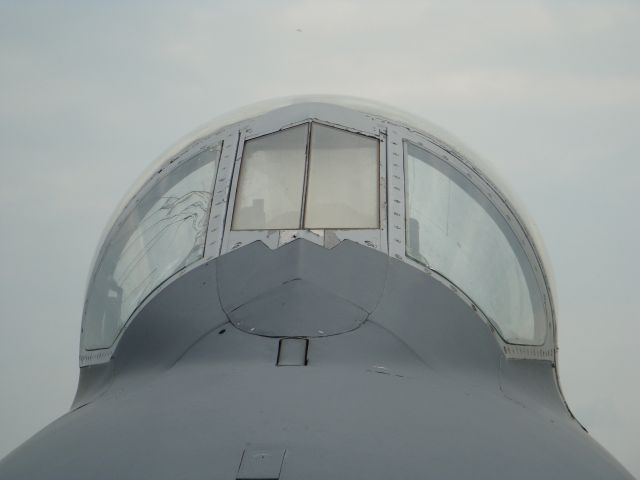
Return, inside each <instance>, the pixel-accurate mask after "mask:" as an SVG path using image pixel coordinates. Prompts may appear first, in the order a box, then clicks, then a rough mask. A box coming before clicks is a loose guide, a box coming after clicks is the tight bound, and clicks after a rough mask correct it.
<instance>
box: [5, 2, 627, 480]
mask: <svg viewBox="0 0 640 480" xmlns="http://www.w3.org/2000/svg"><path fill="white" fill-rule="evenodd" d="M638 25H640V3H638V2H637V1H633V0H630V1H616V0H606V1H604V0H603V1H589V0H580V1H578V0H575V1H573V0H564V1H560V0H556V1H516V2H514V1H498V2H496V1H488V2H475V1H471V0H469V1H433V2H430V1H420V2H411V1H398V2H388V1H361V2H349V1H331V0H324V1H322V2H310V1H309V2H305V1H271V2H267V1H253V2H249V1H228V2H226V1H224V2H223V1H221V2H179V4H178V2H176V3H175V4H171V3H164V2H126V3H125V2H122V3H119V2H97V1H96V2H86V1H83V2H80V1H78V2H64V1H58V2H55V3H54V2H50V3H46V2H43V3H41V2H18V1H16V2H12V1H8V0H0V68H1V72H0V205H2V207H0V225H1V227H0V228H1V232H2V241H1V243H0V261H1V265H2V270H1V271H0V385H1V388H0V457H2V456H4V455H5V454H6V453H8V452H9V451H10V450H12V449H13V448H15V447H16V446H17V445H18V444H20V443H21V442H23V441H24V440H26V439H27V438H28V437H30V436H31V435H32V434H33V433H35V432H36V431H37V430H39V429H40V428H42V427H44V426H45V425H46V424H47V423H49V422H50V421H51V420H53V419H54V418H56V417H57V416H59V415H61V414H63V413H64V412H65V411H66V410H67V409H68V407H69V405H70V402H71V399H72V397H73V394H74V392H75V386H76V382H77V377H78V362H77V354H78V340H79V332H80V314H81V309H82V302H83V296H84V288H85V281H86V278H87V275H88V271H89V268H90V262H91V258H92V255H93V251H94V249H95V248H96V246H97V245H96V244H97V241H98V239H99V237H100V234H101V231H102V228H103V226H104V225H105V223H106V221H107V218H108V216H109V215H110V213H111V211H112V210H113V209H114V208H115V206H116V204H117V203H118V201H119V199H120V197H121V196H122V195H123V194H124V193H125V191H126V190H127V189H128V187H129V186H130V185H131V184H132V183H133V181H134V180H135V178H136V177H137V176H138V175H139V173H140V172H141V171H142V170H143V169H144V168H145V167H146V166H147V165H148V164H149V163H150V162H151V161H152V160H153V159H155V158H156V157H157V156H159V155H160V153H161V152H162V151H163V150H165V149H166V148H167V147H169V146H170V145H171V144H172V143H173V142H175V141H176V140H178V138H180V137H182V136H183V135H185V134H186V133H188V132H189V131H191V130H193V129H195V128H196V127H197V126H199V125H200V124H202V123H204V122H206V121H208V120H209V119H211V118H213V117H215V116H217V115H218V114H220V113H223V112H225V111H228V110H230V109H233V108H235V107H239V106H242V105H245V104H248V103H251V102H254V101H257V100H261V99H265V98H270V97H274V96H283V95H292V94H301V93H334V94H347V95H357V96H364V97H369V98H372V99H374V100H380V101H383V102H386V103H390V104H392V105H396V106H398V107H400V108H403V109H406V110H409V111H411V112H413V113H416V114H418V115H421V116H424V117H426V118H427V119H430V120H431V121H433V122H435V123H437V124H440V125H441V126H443V127H445V128H446V129H447V130H449V131H450V132H452V133H453V134H454V135H456V136H457V137H459V138H460V139H462V140H463V141H464V142H465V143H466V144H468V145H470V146H471V147H472V148H473V149H474V150H476V151H478V152H479V153H480V154H482V155H483V156H484V157H485V158H487V159H489V160H491V161H492V162H493V163H494V165H495V166H496V167H497V168H498V169H499V170H501V171H502V174H503V176H504V177H505V178H506V179H507V180H508V181H509V182H510V183H511V186H512V190H514V191H515V192H516V193H518V194H519V196H520V197H521V199H522V201H523V203H524V204H525V205H526V206H527V207H528V209H529V211H530V212H531V213H532V215H533V217H534V219H535V220H536V221H537V223H538V225H539V227H540V230H541V232H542V235H543V237H544V239H545V240H546V244H547V248H548V250H549V254H550V257H551V260H552V262H553V267H554V269H555V272H556V279H557V284H558V297H559V299H558V306H559V332H560V371H561V381H562V386H563V388H564V391H565V394H566V396H567V399H568V401H569V404H570V406H571V407H572V409H573V411H574V413H575V414H576V415H577V417H578V418H579V419H580V420H581V421H582V422H583V423H584V424H585V426H586V427H587V428H588V429H589V430H590V432H591V433H592V435H593V436H594V437H595V438H596V439H597V440H598V441H600V442H601V443H602V444H603V445H604V446H605V447H606V448H607V449H608V450H609V451H611V452H612V453H613V454H614V455H615V456H616V457H617V458H618V459H619V460H620V461H621V462H622V463H623V464H625V466H626V467H627V468H628V469H629V470H630V471H631V472H632V473H633V474H634V475H635V476H636V477H639V478H640V455H638V452H639V451H640V442H639V441H638V434H639V433H640V408H639V407H638V405H640V380H639V378H640V375H639V374H638V372H637V365H638V360H637V358H636V354H637V352H638V350H639V348H638V347H639V346H640V307H639V306H638V302H637V299H636V297H637V295H638V292H637V287H638V283H639V282H638V280H637V275H638V273H637V272H638V271H639V270H640V261H639V260H638V254H637V243H638V240H637V239H638V237H639V236H640V220H639V219H640V213H639V208H638V207H639V206H640V202H638V200H637V196H638V195H639V194H640V162H639V161H638V152H639V151H640V128H639V127H640V121H639V118H640V55H638V48H639V47H640V29H639V28H638ZM298 30H301V31H298Z"/></svg>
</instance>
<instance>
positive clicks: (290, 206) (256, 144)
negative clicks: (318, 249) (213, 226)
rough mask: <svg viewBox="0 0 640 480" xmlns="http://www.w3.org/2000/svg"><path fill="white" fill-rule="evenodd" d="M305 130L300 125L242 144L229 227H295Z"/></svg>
mask: <svg viewBox="0 0 640 480" xmlns="http://www.w3.org/2000/svg"><path fill="white" fill-rule="evenodd" d="M307 130H308V126H307V125H306V124H305V125H300V126H298V127H293V128H289V129H287V130H283V131H281V132H276V133H272V134H270V135H265V136H263V137H258V138H254V139H252V140H249V141H247V142H246V143H245V146H244V152H243V154H242V165H241V167H240V178H239V180H238V193H237V195H236V203H235V205H234V214H233V222H232V225H231V228H232V229H233V230H278V229H296V228H298V226H299V225H300V210H301V208H302V188H303V182H304V169H305V157H306V149H307Z"/></svg>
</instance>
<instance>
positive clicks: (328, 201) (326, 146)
mask: <svg viewBox="0 0 640 480" xmlns="http://www.w3.org/2000/svg"><path fill="white" fill-rule="evenodd" d="M378 144H379V142H378V140H376V139H375V138H369V137H365V136H364V135H358V134H356V133H350V132H345V131H344V130H339V129H337V128H332V127H327V126H324V125H319V124H315V123H314V124H313V126H312V128H311V159H310V161H309V183H308V186H307V203H306V211H305V219H304V227H305V228H335V229H338V228H345V229H348V228H378V225H379V219H378V217H379V213H380V204H379V201H378V192H379V185H378Z"/></svg>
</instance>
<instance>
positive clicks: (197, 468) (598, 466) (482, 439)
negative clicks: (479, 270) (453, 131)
mask: <svg viewBox="0 0 640 480" xmlns="http://www.w3.org/2000/svg"><path fill="white" fill-rule="evenodd" d="M279 102H280V103H279V104H278V105H276V108H275V109H274V108H271V110H269V108H267V107H265V106H260V107H258V109H257V111H253V113H252V114H251V115H249V114H244V115H239V116H236V117H233V120H230V119H228V120H227V121H226V123H221V124H218V125H217V126H214V127H210V128H208V129H205V130H203V131H202V132H200V133H198V134H197V135H196V136H195V137H192V138H191V139H189V140H188V141H185V142H182V143H181V144H179V145H178V146H177V147H176V148H175V149H173V150H171V151H169V153H168V154H167V155H165V157H163V158H161V163H160V164H159V165H155V166H154V168H153V169H152V170H151V173H150V174H149V175H147V176H146V177H144V178H143V182H142V183H140V184H138V185H137V187H136V188H134V190H133V192H132V194H131V195H130V196H129V197H127V199H126V201H125V202H124V204H123V207H122V208H121V209H119V210H118V212H117V213H118V214H117V215H116V216H115V217H114V219H113V221H112V222H111V224H110V228H108V229H107V232H106V235H105V240H104V242H103V244H102V246H101V247H100V249H99V251H98V255H97V257H96V259H97V260H96V261H98V260H99V258H100V253H101V251H102V250H104V249H105V248H108V247H109V245H110V240H109V239H110V237H109V235H111V234H112V232H113V231H117V229H118V228H119V227H118V225H119V222H122V221H123V219H124V218H126V215H125V214H126V213H127V211H128V210H127V209H130V208H133V207H135V205H136V202H137V201H138V200H139V198H140V197H141V196H142V195H144V192H145V189H148V188H150V186H152V185H153V184H154V182H156V181H157V180H158V179H161V178H163V177H162V176H163V175H167V171H169V172H170V171H171V169H172V168H176V165H179V164H180V162H182V161H186V160H188V158H190V156H192V155H193V152H195V151H198V149H201V148H206V147H210V146H212V145H218V144H219V145H223V147H222V150H221V156H220V164H219V169H218V173H217V177H216V180H215V184H214V188H213V193H212V206H213V207H212V209H211V212H210V218H209V222H208V231H207V245H206V249H205V250H204V254H203V256H202V258H200V259H199V260H198V261H196V262H194V263H193V264H191V265H189V266H188V267H186V268H184V269H183V270H181V271H179V272H178V273H176V274H174V275H173V276H171V277H170V278H168V279H167V280H166V281H165V282H164V283H162V284H161V285H160V286H158V288H156V289H155V290H154V291H153V293H151V294H150V295H149V296H148V297H147V298H146V299H145V300H144V301H143V302H142V304H141V305H139V306H138V307H137V308H136V310H135V312H134V313H133V315H132V316H131V318H130V319H129V320H128V322H127V323H126V325H125V326H124V328H123V329H122V330H121V331H120V334H119V335H118V337H117V339H116V340H115V341H114V343H113V344H112V345H111V346H109V347H106V348H104V349H97V350H90V349H87V348H84V346H83V345H81V349H80V353H81V356H80V361H81V369H80V381H79V385H78V390H77V393H76V397H75V399H74V401H73V405H72V407H71V410H70V411H69V412H68V413H67V414H65V415H64V416H62V417H61V418H59V419H57V420H56V421H54V422H53V423H52V424H50V425H49V426H47V427H46V428H45V429H43V430H42V431H40V432H39V433H38V434H36V435H35V436H34V437H32V438H31V439H30V440H28V441H27V442H26V443H24V444H23V445H21V446H20V447H18V448H17V449H16V450H14V451H13V452H12V453H10V454H9V455H8V456H7V457H5V458H4V459H2V460H1V461H0V480H20V479H24V480H39V479H48V480H52V479H53V480H58V479H59V480H76V479H77V480H114V479H118V480H126V479H131V480H133V479H135V480H139V479H153V480H165V479H166V480H178V479H180V480H186V479H189V480H200V479H202V480H205V479H206V480H211V479H216V480H218V479H219V480H226V479H229V480H234V479H236V480H249V479H254V480H255V479H261V480H269V479H271V480H274V479H282V480H299V479H305V480H327V479H336V480H337V479H349V480H357V479H363V480H364V479H366V480H377V479H380V480H389V479H411V480H414V479H438V480H445V479H451V480H478V479H492V480H513V479H518V480H529V479H531V480H533V479H536V480H539V479H543V478H544V479H575V480H589V479H594V480H595V479H610V480H617V479H627V480H629V479H632V478H633V477H632V476H631V475H630V474H629V473H628V472H627V471H626V470H625V469H624V467H623V466H621V465H620V464H619V463H618V462H617V461H616V460H615V459H614V458H613V457H612V456H611V455H609V454H608V453H607V452H606V450H604V449H603V448H602V447H601V446H600V445H598V444H597V442H595V441H594V440H593V439H592V438H591V437H590V436H589V434H588V433H587V432H586V430H584V428H583V427H582V426H581V425H580V424H579V423H578V422H577V420H576V419H575V418H574V417H573V416H572V414H571V412H570V411H569V409H568V407H567V405H566V403H565V401H564V398H563V396H562V393H561V391H560V388H559V385H558V381H557V366H556V347H557V346H556V343H555V317H554V315H553V313H554V312H553V302H552V295H551V292H552V291H553V287H552V281H551V275H550V274H549V272H548V271H545V268H544V266H545V265H544V262H543V261H542V260H540V262H538V260H539V259H542V257H543V255H541V251H540V247H541V245H540V244H538V245H537V247H536V245H535V244H536V242H534V241H532V238H533V235H532V228H531V227H532V225H526V221H521V220H520V219H521V218H522V217H521V213H522V212H520V213H518V212H516V209H515V208H514V207H513V201H512V200H510V199H509V198H507V196H503V191H502V190H500V189H498V188H494V187H495V185H494V180H495V178H494V177H493V175H491V176H487V175H485V174H486V173H487V170H486V169H484V168H476V167H477V164H473V162H471V160H470V159H471V155H467V154H466V153H464V152H465V151H464V150H462V149H460V148H456V147H454V146H452V144H450V143H447V142H444V141H440V138H439V137H435V136H433V135H431V133H430V131H427V129H422V130H421V129H419V128H418V129H414V128H413V127H412V126H411V125H409V123H410V122H404V121H401V120H402V118H400V117H398V119H397V120H391V118H395V117H392V116H389V115H386V116H385V114H384V112H383V113H381V114H380V115H378V113H377V112H378V108H377V107H371V108H369V106H361V105H360V104H358V103H357V102H355V101H354V100H344V99H343V100H341V104H340V105H339V104H337V103H331V102H327V99H326V98H315V99H312V100H309V99H307V100H304V99H296V100H293V101H291V100H284V101H279ZM272 107H273V106H272ZM393 115H395V114H393ZM309 121H314V122H316V121H317V122H327V123H328V124H330V125H338V126H340V127H341V128H346V129H349V130H353V131H355V132H359V133H361V134H366V135H369V136H373V137H375V138H378V139H379V141H380V145H381V148H380V159H379V160H380V181H379V187H380V228H379V229H368V230H349V229H347V230H335V231H332V230H329V229H327V230H324V231H322V232H316V231H309V230H296V231H267V230H262V231H249V232H247V231H233V230H231V229H230V226H229V225H230V217H231V215H232V212H233V202H234V198H235V188H236V186H237V177H238V168H239V167H238V166H239V165H240V162H241V160H242V148H243V142H244V141H246V140H247V139H250V138H252V137H257V136H259V135H264V134H268V133H271V132H274V131H278V130H279V129H282V128H285V127H286V126H290V125H294V124H299V123H301V122H309ZM233 122H236V123H233ZM405 141H409V142H412V143H414V144H416V145H423V143H424V145H429V146H430V147H429V148H431V149H433V151H434V152H436V153H438V155H439V157H440V158H441V159H442V160H443V161H447V162H452V164H455V165H456V168H458V169H460V171H461V172H463V173H464V174H465V175H466V176H468V178H469V179H470V180H473V181H474V182H476V183H477V186H478V188H480V189H481V190H482V191H483V192H484V194H485V195H487V196H488V198H492V199H493V200H492V202H495V203H496V205H497V207H499V208H500V212H501V213H502V214H503V215H505V216H506V217H507V218H509V220H510V222H511V223H510V224H511V226H512V228H513V229H514V233H515V234H517V235H518V239H519V241H520V242H521V243H522V244H523V245H525V246H527V245H528V247H527V248H528V250H527V255H528V256H529V258H530V260H531V261H532V264H533V265H534V266H535V268H537V269H538V270H537V274H538V278H540V281H541V282H543V283H544V284H545V288H547V287H548V294H547V297H545V298H546V301H547V305H548V315H549V319H548V321H549V324H548V330H547V332H548V333H547V337H546V339H545V344H544V345H512V344H508V343H506V342H505V341H504V339H502V338H501V337H500V335H499V334H498V333H497V331H496V329H495V328H494V326H493V325H492V324H491V322H490V321H488V320H487V318H486V317H485V316H484V314H483V313H482V312H481V311H480V309H479V308H478V307H477V306H476V305H475V304H474V303H473V302H472V301H470V299H469V298H468V297H467V296H466V295H465V293H464V292H461V291H460V289H458V288H456V286H455V285H454V284H452V283H450V282H449V281H447V280H446V279H444V278H443V277H442V276H439V275H438V273H437V272H435V271H432V270H430V268H429V267H427V266H425V265H419V264H417V263H416V262H414V261H413V260H411V259H410V258H408V257H407V256H406V255H405V253H406V245H405V237H406V232H405V216H404V214H405V211H404V210H405V207H404V201H405V196H404V171H403V161H402V159H403V144H404V142H405ZM185 159H186V160H185ZM467 159H468V160H469V161H467ZM525 227H526V228H525ZM547 267H548V265H547ZM91 288H92V287H91V283H90V287H89V289H91ZM85 320H86V318H85ZM85 325H86V324H85Z"/></svg>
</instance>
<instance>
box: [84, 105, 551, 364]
mask: <svg viewBox="0 0 640 480" xmlns="http://www.w3.org/2000/svg"><path fill="white" fill-rule="evenodd" d="M498 185H500V187H498ZM524 218H525V217H524V216H523V213H522V210H521V209H520V208H518V209H516V207H515V202H514V199H513V195H512V194H510V193H508V190H507V189H506V188H505V187H504V186H503V185H502V184H501V182H500V180H499V178H498V177H497V175H496V174H495V173H493V172H491V171H490V168H489V167H488V166H487V165H486V164H485V163H483V162H481V161H479V160H478V159H477V156H475V155H473V154H472V153H470V152H469V151H468V150H467V149H465V148H464V147H462V146H461V145H460V143H459V142H457V141H455V140H451V139H450V138H449V137H448V136H447V135H446V134H443V133H442V132H439V131H438V129H437V128H436V127H433V126H431V125H428V124H426V123H425V122H424V121H423V120H419V119H415V118H412V117H410V116H409V115H407V114H404V113H402V112H398V111H396V110H393V109H390V108H388V107H384V106H380V105H376V104H373V103H370V102H365V101H362V100H356V99H351V98H335V97H331V98H329V97H305V98H290V99H280V100H276V101H273V102H270V103H263V104H258V105H256V106H253V107H251V108H249V109H244V110H242V111H240V112H239V113H236V114H232V115H229V116H227V117H226V118H224V119H222V120H221V121H219V122H217V123H216V124H212V125H209V126H207V127H204V128H203V129H201V130H200V131H198V132H197V133H196V134H194V135H193V136H191V137H189V138H187V139H185V140H183V141H182V142H180V143H179V144H178V145H177V146H176V147H174V148H173V149H171V150H170V151H169V152H168V153H167V154H165V155H163V157H161V159H160V160H159V161H158V163H157V164H156V165H154V166H153V168H152V169H151V170H150V171H149V172H148V173H147V174H146V175H145V176H143V178H142V179H141V180H140V181H139V182H138V183H137V184H136V185H134V187H133V189H132V192H131V193H130V194H129V195H128V196H127V197H126V198H125V200H124V201H123V203H122V204H121V206H120V207H119V208H118V210H117V211H116V213H115V215H114V217H113V220H112V222H111V223H110V225H109V227H108V229H107V230H106V232H105V235H104V239H103V241H102V243H101V246H100V248H99V249H98V252H97V254H96V260H95V264H94V268H93V271H92V274H91V276H90V281H89V286H88V289H87V297H86V302H85V309H84V315H83V329H82V336H81V363H82V362H83V358H84V359H85V363H96V360H95V359H96V358H107V359H108V357H109V356H108V355H101V356H100V355H99V354H98V353H96V352H103V353H108V352H111V351H112V350H113V349H114V348H115V345H116V343H117V340H118V338H119V336H120V335H121V334H122V332H123V331H124V330H125V329H126V326H127V324H128V322H130V321H132V319H133V318H134V317H135V315H136V311H137V310H138V309H139V308H140V306H141V305H143V304H144V302H145V301H146V300H147V299H148V298H150V297H152V296H153V295H154V294H156V293H157V292H159V291H161V290H162V288H163V287H164V286H165V285H167V284H168V283H170V282H171V279H172V278H174V277H176V275H177V274H178V273H179V272H181V271H184V270H186V269H189V268H192V267H194V266H196V265H198V264H199V263H201V262H204V261H208V260H210V259H213V258H216V257H218V256H220V255H224V254H225V253H227V252H229V251H231V250H234V249H237V248H240V247H241V246H243V245H246V244H248V243H251V242H254V241H256V240H260V241H262V242H264V243H265V244H266V245H267V246H269V247H270V248H272V249H275V248H278V247H279V246H280V245H283V244H284V243H287V242H289V241H291V240H293V239H295V238H300V237H301V238H306V239H307V240H309V241H313V242H316V243H319V244H321V245H323V246H325V247H328V248H330V247H331V246H333V245H335V244H336V243H337V242H339V241H342V240H351V241H354V242H358V243H361V244H363V245H365V246H367V247H369V248H375V249H377V250H380V251H381V252H383V253H385V254H388V255H389V256H391V257H393V258H395V259H396V260H400V261H404V262H406V263H408V264H410V265H412V266H414V267H416V268H419V269H421V270H423V271H425V274H431V275H434V276H435V277H436V278H439V279H440V280H441V281H442V282H444V283H446V284H447V285H450V286H451V288H452V289H454V291H456V292H457V293H458V294H459V295H460V296H461V298H463V299H464V300H465V301H466V302H467V303H469V304H470V305H471V306H472V307H473V308H474V309H476V310H477V311H478V312H479V314H480V316H481V317H482V318H483V319H484V320H485V321H486V322H487V324H488V325H490V327H491V328H492V329H493V330H494V331H495V333H496V338H497V340H498V341H499V342H500V343H501V344H502V345H503V348H504V351H505V353H507V354H508V355H509V356H512V357H521V358H541V359H549V358H552V357H553V355H554V354H555V328H554V327H555V323H554V309H553V304H552V294H551V293H552V288H553V287H552V285H551V284H550V281H551V279H550V277H549V273H548V267H547V265H546V264H545V263H544V261H543V256H542V255H543V252H542V251H541V248H542V245H541V242H540V241H539V240H538V239H536V234H535V227H534V225H533V224H532V223H531V222H528V221H526V220H525V219H524ZM416 321H420V320H419V319H416Z"/></svg>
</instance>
